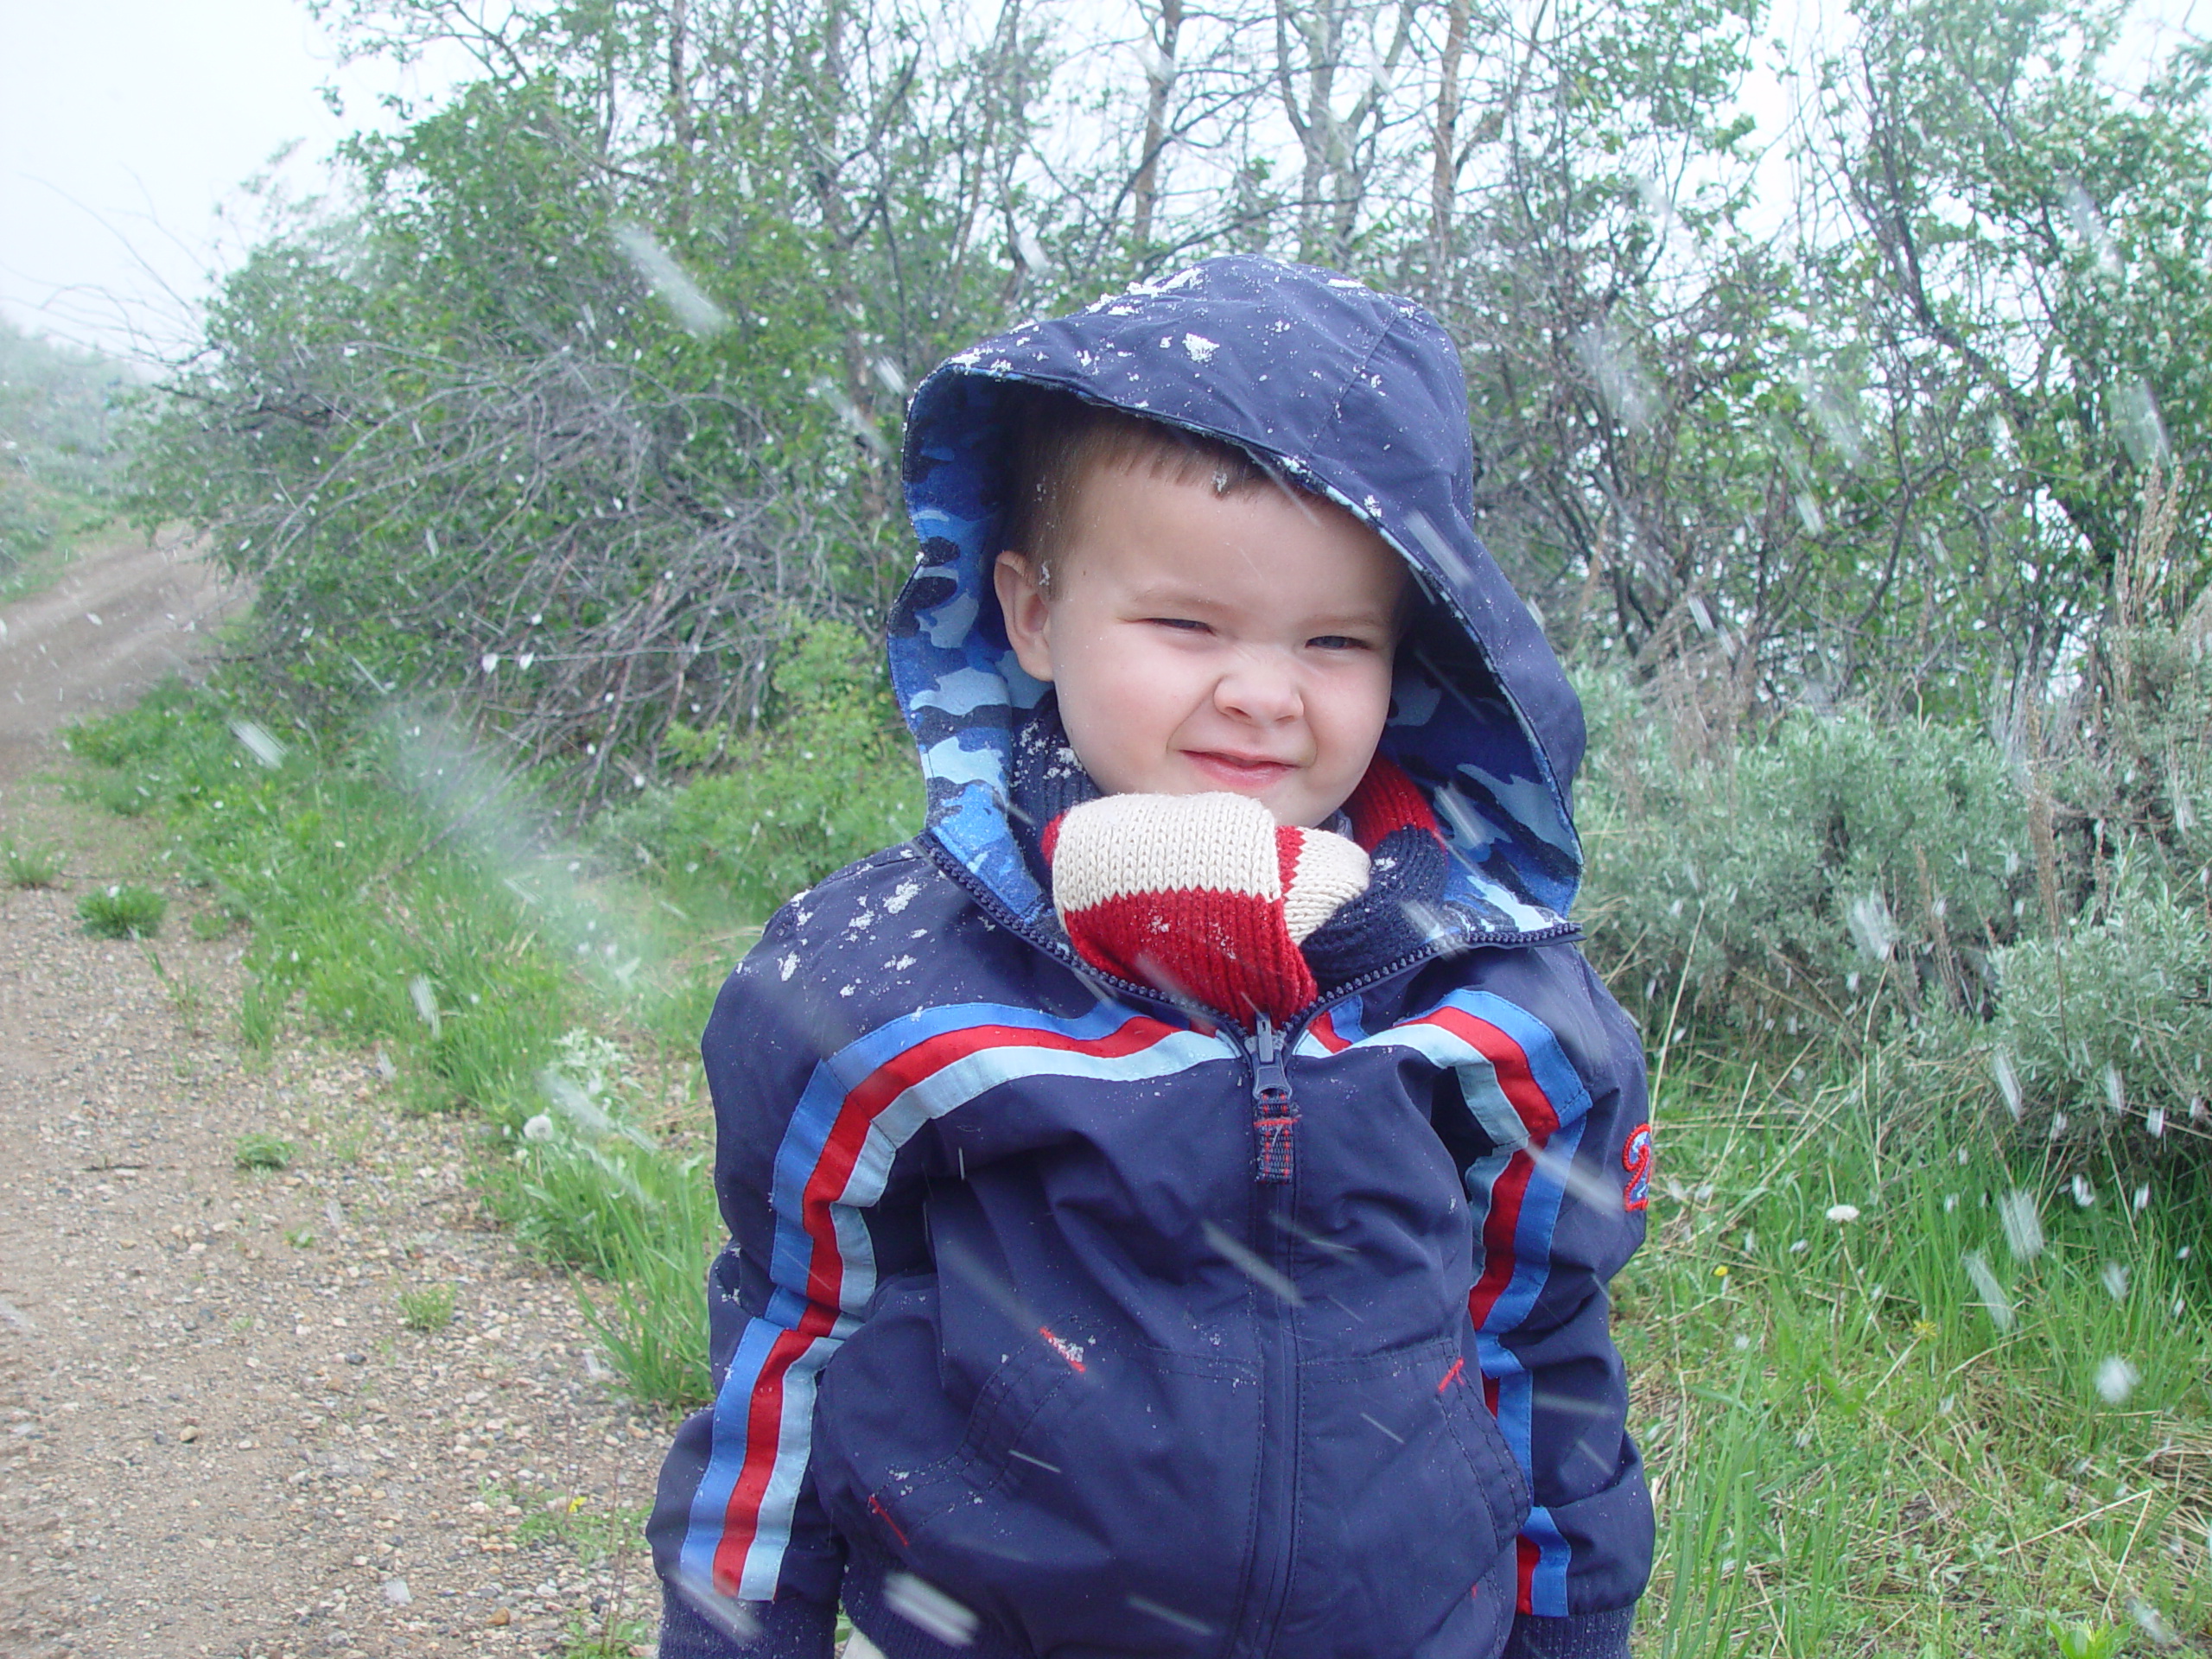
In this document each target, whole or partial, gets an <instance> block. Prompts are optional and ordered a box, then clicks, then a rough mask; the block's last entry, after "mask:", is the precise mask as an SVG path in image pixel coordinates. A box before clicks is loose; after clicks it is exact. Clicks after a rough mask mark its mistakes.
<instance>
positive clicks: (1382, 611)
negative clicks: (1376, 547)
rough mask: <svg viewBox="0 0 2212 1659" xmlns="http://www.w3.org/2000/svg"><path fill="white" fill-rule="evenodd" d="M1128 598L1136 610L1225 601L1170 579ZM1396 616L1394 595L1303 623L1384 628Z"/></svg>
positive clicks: (1139, 587) (1137, 588)
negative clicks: (1364, 625) (1364, 624)
mask: <svg viewBox="0 0 2212 1659" xmlns="http://www.w3.org/2000/svg"><path fill="white" fill-rule="evenodd" d="M1128 596H1129V600H1130V602H1131V603H1132V604H1134V605H1135V606H1136V607H1138V608H1140V609H1149V608H1154V607H1157V608H1161V609H1168V610H1178V609H1180V610H1200V609H1206V608H1210V607H1216V606H1219V605H1222V604H1224V603H1225V602H1227V601H1224V600H1222V599H1221V598H1220V597H1219V596H1218V595H1217V594H1211V593H1209V592H1208V591H1207V590H1206V589H1205V588H1202V587H1197V586H1193V585H1192V584H1191V583H1189V582H1180V581H1178V580H1177V579H1176V578H1174V577H1173V576H1167V577H1162V578H1159V579H1156V580H1154V581H1151V582H1139V583H1136V584H1135V585H1134V586H1132V587H1131V588H1129V590H1128ZM1396 615H1397V605H1396V601H1395V596H1394V597H1393V599H1392V600H1391V601H1389V602H1387V603H1386V602H1384V601H1381V600H1379V599H1366V600H1362V601H1359V602H1358V603H1357V604H1355V605H1351V606H1346V607H1342V608H1339V609H1333V610H1321V611H1314V612H1313V613H1310V614H1309V615H1308V616H1307V617H1306V620H1307V621H1308V622H1311V623H1313V624H1316V625H1317V626H1318V625H1324V624H1328V623H1344V624H1348V625H1349V624H1358V623H1370V624H1373V625H1376V626H1383V627H1388V626H1390V625H1391V623H1392V621H1393V620H1395V617H1396Z"/></svg>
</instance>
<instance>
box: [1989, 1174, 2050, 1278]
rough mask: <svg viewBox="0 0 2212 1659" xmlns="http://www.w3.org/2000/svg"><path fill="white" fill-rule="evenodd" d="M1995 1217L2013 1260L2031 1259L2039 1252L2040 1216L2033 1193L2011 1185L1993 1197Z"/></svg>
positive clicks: (2041, 1219)
mask: <svg viewBox="0 0 2212 1659" xmlns="http://www.w3.org/2000/svg"><path fill="white" fill-rule="evenodd" d="M1997 1219H1998V1222H1999V1224H2000V1225H2001V1226H2003V1228H2004V1229H2005V1249H2009V1250H2011V1251H2012V1259H2013V1260H2014V1261H2015V1262H2032V1261H2034V1260H2035V1259H2036V1257H2037V1256H2039V1255H2042V1254H2043V1217H2042V1216H2041V1215H2040V1214H2038V1213H2037V1210H2036V1199H2035V1194H2034V1193H2032V1192H2024V1191H2022V1190H2021V1189H2020V1188H2018V1187H2017V1186H2016V1187H2014V1188H2013V1189H2012V1191H2011V1192H2007V1193H2006V1194H2005V1196H2004V1197H2003V1198H1999V1200H1998V1201H1997Z"/></svg>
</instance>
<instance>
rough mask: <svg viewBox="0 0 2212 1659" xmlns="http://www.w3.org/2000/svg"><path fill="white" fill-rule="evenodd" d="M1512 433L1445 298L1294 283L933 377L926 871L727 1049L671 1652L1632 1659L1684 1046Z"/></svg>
mask: <svg viewBox="0 0 2212 1659" xmlns="http://www.w3.org/2000/svg"><path fill="white" fill-rule="evenodd" d="M1471 480H1472V456H1471V446H1470V442H1469V438H1468V429H1467V419H1466V410H1465V388H1464V384H1463V381H1462V378H1461V375H1460V372H1459V363H1458V359H1457V356H1456V353H1454V351H1453V348H1452V345H1451V343H1450V341H1449V340H1447V339H1446V337H1445V336H1444V335H1443V334H1442V333H1441V331H1440V329H1439V328H1438V327H1436V325H1435V324H1434V323H1433V321H1430V319H1429V318H1428V317H1427V315H1426V314H1424V313H1423V312H1421V310H1420V309H1419V308H1416V307H1414V306H1412V305H1410V304H1408V303H1407V302H1402V301H1399V300H1394V299H1389V298H1387V297H1384V296H1379V295H1376V294H1375V293H1373V292H1371V291H1370V290H1369V289H1365V288H1363V287H1362V286H1360V285H1359V284H1357V283H1351V282H1348V281H1346V280H1344V279H1343V278H1341V277H1332V276H1331V275H1330V274H1329V273H1327V272H1325V271H1318V270H1311V269H1306V268H1303V267H1298V266H1292V265H1285V264H1277V263H1274V262H1271V261H1268V260H1263V259H1258V258H1249V257H1232V258H1224V259H1217V260H1212V261H1210V262H1208V263H1206V264H1202V265H1199V266H1198V267H1196V268H1194V269H1192V270H1187V271H1185V272H1184V273H1182V274H1181V275H1180V276H1178V277H1173V278H1170V279H1168V280H1166V281H1163V282H1160V283H1145V284H1140V285H1138V286H1137V287H1136V288H1135V289H1131V290H1130V291H1129V292H1128V293H1127V294H1125V295H1122V296H1117V297H1116V298H1113V299H1110V300H1106V301H1102V302H1100V303H1099V304H1097V305H1096V306H1093V307H1092V308H1090V309H1089V310H1088V311H1085V312H1084V313H1082V314H1080V315H1076V316H1072V317H1068V318H1063V319H1058V320H1056V321H1049V322H1042V323H1036V324H1030V325H1026V326H1024V327H1020V328H1018V329H1015V330H1014V331H1013V332H1012V333H1010V334H1006V335H1004V336H1001V338H999V339H996V340H991V341H988V342H987V343H986V344H984V345H983V346H979V347H977V348H976V350H974V351H970V352H964V353H961V354H960V355H959V356H957V357H956V358H954V359H951V361H950V362H949V363H947V364H946V365H944V366H943V367H942V368H940V369H939V370H938V372H936V373H935V374H933V375H932V376H931V378H929V380H928V381H927V382H926V383H925V385H924V386H923V387H922V389H921V391H920V392H919V393H918V395H917V397H916V398H915V400H914V405H913V409H912V412H911V416H910V419H909V424H908V435H907V446H906V493H907V500H908V504H909V508H910V511H911V512H912V518H913V522H914V525H915V528H916V530H917V531H918V533H919V535H920V537H921V541H922V559H921V563H920V565H919V566H918V569H917V570H916V572H915V574H914V576H913V578H912V581H911V582H909V583H908V584H907V587H906V592H905V593H904V594H903V595H902V596H901V598H900V600H899V607H898V609H897V612H896V614H895V617H894V620H893V629H892V639H891V645H890V654H891V664H892V673H893V681H894V683H895V684H896V686H897V689H898V692H899V697H900V700H901V702H902V704H903V706H904V709H905V710H906V717H907V720H908V721H909V723H910V724H911V725H912V728H913V730H914V734H915V737H916V740H917V741H918V744H919V746H920V749H921V755H922V765H923V769H924V771H925V773H926V775H927V778H928V781H929V798H930V812H929V828H928V829H926V830H925V832H924V833H923V834H922V835H921V836H919V837H918V838H917V839H916V840H915V841H913V842H909V843H907V844H906V845H905V846H903V847H897V848H893V849H891V850H889V851H887V852H885V853H881V854H879V855H876V856H875V857H874V858H871V859H868V860H865V861H862V862H861V863H859V864H857V865H855V866H853V867H852V868H849V869H847V870H845V871H842V872H841V873H840V874H837V875H836V876H833V877H831V878H830V879H829V880H827V881H824V882H823V884H822V885H821V886H820V887H816V888H814V889H813V890H812V891H810V892H809V893H803V894H801V895H800V896H799V897H798V898H797V899H793V900H792V901H791V903H790V904H789V905H787V906H785V907H784V909H783V910H782V911H781V912H779V913H778V915H777V916H776V917H775V918H774V919H773V920H772V922H771V923H770V924H769V926H768V928H767V931H766V933H765V935H764V936H763V938H762V939H761V942H760V946H759V947H758V948H757V949H756V950H754V951H753V953H752V954H751V955H750V956H749V957H747V959H746V960H745V962H744V963H742V964H741V966H740V967H739V969H738V970H737V971H736V972H735V973H734V975H733V976H731V978H730V981H729V983H728V986H727V987H726V988H725V989H724V990H723V992H722V995H721V1001H720V1002H719V1003H718V1005H717V1006H716V1008H715V1014H714V1018H713V1020H712V1021H711V1023H710V1024H709V1027H708V1028H707V1033H706V1038H705V1042H704V1052H705V1058H706V1065H707V1072H708V1078H709V1084H711V1086H712V1090H713V1093H714V1098H715V1115H716V1123H717V1129H718V1136H719V1139H718V1145H717V1153H716V1161H715V1182H716V1188H717V1191H718V1192H719V1193H720V1195H721V1207H722V1213H723V1216H724V1217H725V1218H726V1219H727V1221H728V1224H729V1228H730V1231H731V1235H732V1243H731V1244H730V1246H729V1248H728V1249H725V1250H724V1251H723V1252H722V1254H721V1256H720V1257H718V1258H717V1260H716V1261H715V1264H714V1267H713V1269H712V1272H711V1274H710V1286H709V1303H710V1313H711V1318H712V1325H713V1360H714V1369H715V1377H716V1379H717V1383H718V1386H719V1390H720V1392H719V1396H718V1398H717V1401H716V1403H715V1406H714V1407H713V1408H712V1409H711V1410H710V1411H706V1412H702V1413H700V1414H697V1415H696V1416H694V1417H693V1418H692V1419H691V1420H690V1421H688V1422H687V1423H685V1424H684V1426H683V1429H682V1430H681V1432H680V1433H679V1434H678V1436H677V1443H676V1446H675V1448H674V1449H673V1451H672V1452H671V1453H670V1455H669V1459H668V1461H667V1464H666V1466H665V1468H664V1471H663V1473H662V1477H661V1487H660V1496H659V1502H658V1505H657V1506H656V1509H655V1511H654V1514H653V1517H652V1522H651V1523H650V1527H649V1531H650V1533H651V1535H652V1541H653V1548H654V1555H655V1560H656V1564H657V1565H658V1567H659V1570H660V1572H661V1573H662V1575H663V1577H664V1580H666V1581H667V1583H668V1585H669V1587H670V1593H669V1595H668V1598H667V1605H666V1611H665V1621H664V1630H663V1635H662V1646H661V1652H662V1654H663V1656H664V1659H691V1656H725V1655H732V1654H747V1655H756V1656H773V1659H785V1656H790V1659H825V1656H827V1655H828V1654H829V1651H830V1645H831V1641H832V1633H833V1630H834V1626H835V1619H836V1609H837V1606H838V1604H839V1601H840V1599H842V1603H843V1605H844V1607H845V1608H846V1610H847V1611H848V1612H849V1615H850V1617H851V1618H852V1621H853V1624H854V1625H855V1627H856V1628H857V1629H858V1630H860V1631H861V1633H862V1634H863V1635H865V1636H866V1637H868V1638H869V1639H870V1640H871V1641H872V1642H874V1644H875V1645H876V1646H877V1647H878V1648H880V1649H881V1650H882V1651H883V1652H884V1653H885V1654H886V1655H887V1656H890V1659H925V1656H926V1659H948V1656H950V1655H953V1654H955V1653H961V1652H964V1653H966V1654H969V1655H972V1656H979V1659H1031V1656H1037V1659H1042V1656H1047V1655H1051V1656H1066V1659H1075V1656H1083V1659H1107V1656H1140V1655H1142V1656H1159V1659H1171V1656H1172V1659H1185V1656H1188V1659H1196V1656H1201V1655H1205V1656H1224V1659H1227V1656H1235V1659H1248V1656H1249V1659H1263V1656H1265V1659H1490V1656H1493V1655H1497V1654H1506V1655H1511V1656H1564V1659H1580V1656H1605V1659H1624V1656H1625V1655H1626V1653H1627V1651H1628V1630H1629V1624H1630V1618H1631V1617H1632V1612H1633V1608H1634V1605H1635V1602H1636V1600H1637V1597H1638V1596H1639V1595H1640V1594H1641V1593H1642V1591H1643V1583H1644V1579H1645V1576H1646V1573H1647V1572H1648V1570H1649V1560H1650V1550H1651V1516H1650V1507H1649V1498H1648V1496H1647V1494H1646V1491H1645V1487H1644V1482H1643V1471H1642V1467H1641V1465H1640V1463H1639V1461H1638V1459H1637V1452H1636V1448H1635V1446H1633V1444H1632V1443H1631V1442H1630V1440H1629V1438H1628V1436H1627V1433H1625V1431H1624V1427H1623V1420H1624V1413H1625V1408H1626V1389H1625V1387H1624V1382H1623V1378H1622V1373H1621V1365H1620V1360H1619V1357H1618V1354H1617V1353H1616V1352H1615V1350H1614V1347H1613V1344H1612V1341H1611V1337H1610V1335H1609V1333H1608V1331H1607V1325H1606V1303H1605V1281H1606V1280H1607V1279H1608V1278H1609V1277H1610V1276H1611V1274H1612V1273H1613V1272H1614V1271H1615V1270H1616V1269H1617V1268H1618V1267H1619V1266H1620V1264H1621V1263H1622V1262H1624V1260H1626V1258H1627V1257H1628V1255H1629V1254H1630V1252H1631V1251H1632V1250H1633V1249H1635V1248H1636V1247H1637V1244H1638V1243H1640V1242H1641V1240H1642V1237H1643V1216H1642V1215H1641V1213H1640V1212H1641V1211H1642V1210H1643V1205H1644V1187H1645V1183H1646V1181H1647V1179H1648V1176H1649V1159H1650V1151H1649V1147H1650V1135H1649V1127H1648V1126H1647V1125H1646V1124H1645V1123H1644V1122H1643V1110H1644V1107H1643V1100H1644V1092H1643V1091H1644V1084H1643V1058H1642V1052H1641V1049H1640V1047H1639V1046H1638V1043H1637V1038H1636V1034H1635V1033H1634V1031H1633V1030H1632V1029H1631V1028H1630V1025H1629V1023H1628V1021H1627V1020H1626V1019H1625V1018H1624V1016H1623V1015H1622V1014H1621V1013H1620V1011H1619V1010H1618V1007H1616V1006H1615V1005H1614V1004H1613V1002H1612V1001H1611V999H1610V998H1609V997H1608V996H1607V995H1606V994H1605V990H1604V988H1602V986H1600V985H1599V982H1598V981H1597V980H1596V978H1595V976H1593V975H1592V973H1591V972H1590V970H1589V969H1588V968H1587V967H1586V965H1585V963H1583V961H1582V959H1581V957H1580V954H1579V953H1578V952H1577V950H1576V949H1575V946H1574V944H1573V940H1574V938H1575V937H1576V933H1575V930H1574V928H1573V925H1571V924H1569V923H1568V922H1567V920H1566V919H1565V917H1566V913H1567V908H1568V906H1569V904H1570V902H1571V900H1572V899H1573V893H1574V887H1575V882H1576V879H1577V874H1578V872H1579V870H1580V850H1579V847H1578V844H1577V842H1576V840H1575V836H1574V831H1573V825H1572V823H1571V820H1570V817H1569V808H1568V797H1567V789H1568V785H1569V781H1570V780H1571V779H1572V778H1573V772H1574V768H1575V766H1576V764H1577V762H1578V760H1580V752H1581V747H1582V722H1581V715H1580V709H1579V707H1578V705H1577V703H1576V702H1575V699H1574V696H1573V693H1572V692H1571V691H1570V690H1569V689H1568V687H1567V683H1566V680H1565V677H1564V676H1563V675H1562V674H1561V672H1560V667H1559V664H1558V663H1557V661H1556V659H1555V658H1554V657H1553V655H1552V652H1551V651H1550V650H1549V648H1548V646H1547V645H1546V644H1545V642H1544V639H1543V635H1542V633H1541V631H1540V630H1539V628H1538V627H1537V626H1536V624H1535V620H1534V619H1533V618H1532V616H1531V615H1530V613H1529V610H1528V608H1527V607H1525V606H1523V605H1522V603H1521V602H1520V601H1518V600H1517V599H1516V597H1515V596H1514V594H1513V593H1512V592H1511V590H1510V588H1509V587H1508V586H1507V585H1506V583H1505V582H1504V579H1503V576H1502V575H1500V574H1499V572H1498V570H1497V567H1496V565H1495V564H1494V563H1492V562H1491V558H1490V556H1489V555H1488V554H1487V553H1486V552H1485V551H1484V550H1483V548H1482V546H1481V545H1480V543H1478V541H1477V540H1476V539H1475V537H1474V535H1473V532H1472V531H1471V527H1470V523H1469V518H1470V511H1471Z"/></svg>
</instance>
